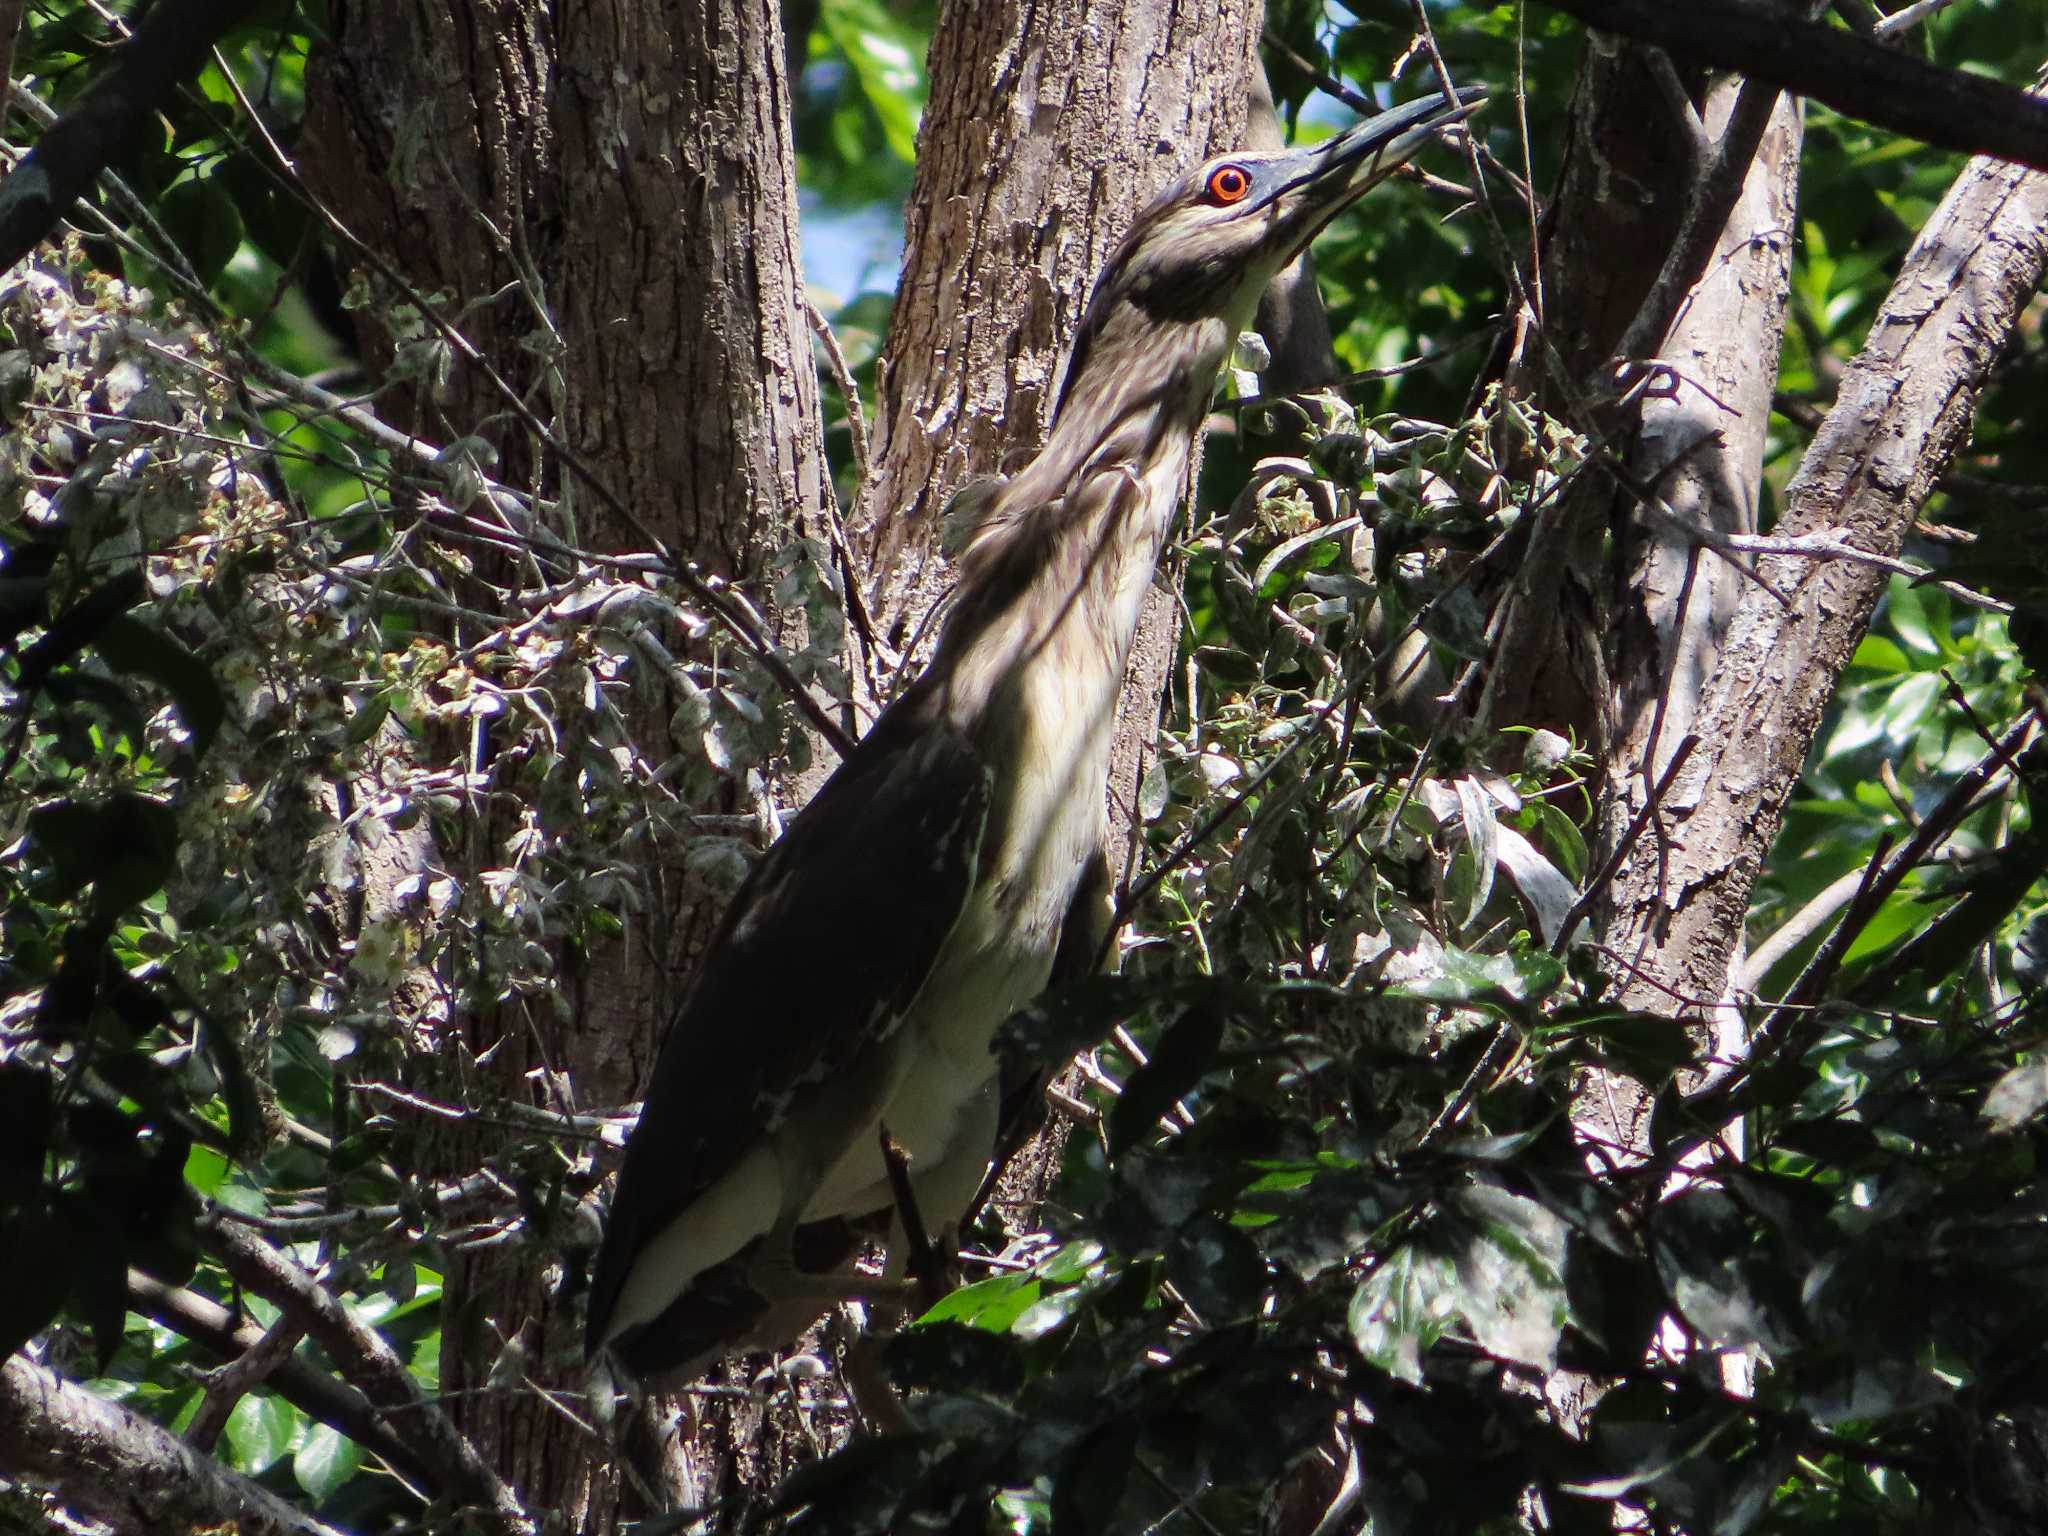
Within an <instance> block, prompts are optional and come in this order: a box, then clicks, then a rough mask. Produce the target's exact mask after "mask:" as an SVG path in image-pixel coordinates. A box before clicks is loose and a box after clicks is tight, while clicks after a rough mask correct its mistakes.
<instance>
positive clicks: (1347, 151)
mask: <svg viewBox="0 0 2048 1536" xmlns="http://www.w3.org/2000/svg"><path fill="white" fill-rule="evenodd" d="M1485 101H1486V93H1485V92H1484V91H1483V90H1481V89H1479V88H1478V87H1476V86H1461V87H1459V89H1458V92H1457V94H1456V96H1454V97H1453V96H1443V95H1437V96H1425V97H1423V98H1421V99H1420V100H1417V101H1411V102H1407V103H1405V104H1404V105H1402V106H1398V107H1392V108H1389V109H1388V110H1387V111H1385V112H1382V113H1380V115H1379V116H1377V117H1371V118H1367V119H1366V120H1365V121H1364V122H1362V123H1359V124H1357V125H1356V126H1354V127H1352V128H1349V129H1347V130H1346V131H1345V132H1343V133H1341V134H1339V135H1338V136H1337V137H1336V138H1334V139H1331V140H1328V141H1327V142H1325V143H1322V144H1318V145H1316V146H1314V147H1313V148H1311V149H1302V150H1296V151H1295V152H1294V153H1293V154H1291V155H1289V156H1288V157H1287V159H1286V160H1284V161H1282V162H1281V166H1282V170H1283V175H1282V176H1281V177H1280V178H1279V180H1278V184H1277V185H1275V186H1274V188H1273V190H1272V192H1271V193H1270V194H1269V196H1268V198H1267V199H1266V201H1268V202H1269V204H1270V205H1271V206H1272V207H1273V209H1274V211H1275V212H1276V213H1277V214H1278V216H1279V218H1280V220H1281V221H1282V222H1283V223H1284V224H1285V225H1287V226H1288V231H1289V234H1290V235H1291V236H1292V237H1293V238H1292V240H1291V242H1290V243H1291V245H1292V250H1291V251H1290V252H1289V257H1290V259H1291V258H1292V256H1293V255H1294V254H1297V253H1298V252H1299V251H1300V250H1301V248H1302V247H1303V246H1305V245H1307V244H1308V242H1309V241H1310V240H1312V239H1314V238H1315V236H1316V235H1317V233H1319V232H1320V231H1321V229H1322V227H1323V226H1324V225H1325V224H1327V223H1329V222H1330V220H1331V219H1333V218H1334V217H1336V215H1337V213H1338V212H1339V211H1340V210H1341V209H1343V208H1344V207H1345V206H1346V205H1347V204H1348V203H1350V202H1352V201H1353V200H1354V199H1356V198H1358V197H1360V196H1362V195H1363V194H1364V193H1365V192H1366V191H1367V190H1369V189H1370V188H1372V187H1374V186H1377V185H1378V184H1379V183H1380V182H1382V181H1384V180H1386V178H1387V177H1388V176H1390V175H1392V174H1393V172H1394V170H1395V169H1396V168H1397V167H1398V166H1400V165H1402V164H1403V163H1405V162H1406V161H1408V160H1410V159H1412V158H1413V157H1414V155H1415V154H1416V152H1417V151H1418V150H1420V149H1421V148H1422V147H1423V146H1424V145H1426V144H1428V143H1429V142H1430V141H1431V140H1433V139H1434V138H1435V137H1436V136H1437V134H1438V133H1439V132H1440V131H1441V130H1442V129H1444V128H1446V127H1448V126H1449V125H1450V124H1452V123H1460V122H1463V121H1464V120H1465V119H1466V118H1468V117H1470V116H1471V115H1472V114H1473V113H1474V112H1476V111H1478V110H1479V108H1480V107H1481V106H1483V105H1485Z"/></svg>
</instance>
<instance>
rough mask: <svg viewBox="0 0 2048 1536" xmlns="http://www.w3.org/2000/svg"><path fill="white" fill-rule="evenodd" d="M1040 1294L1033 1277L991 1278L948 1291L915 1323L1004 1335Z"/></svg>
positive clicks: (1029, 1275) (1036, 1281) (1040, 1291)
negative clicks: (959, 1325) (960, 1325)
mask: <svg viewBox="0 0 2048 1536" xmlns="http://www.w3.org/2000/svg"><path fill="white" fill-rule="evenodd" d="M1043 1291H1044V1285H1043V1283H1042V1282H1041V1281H1040V1280H1039V1278H1038V1276H1036V1275H1033V1274H1024V1273H1018V1274H1008V1275H993V1276H991V1277H990V1278H988V1279H986V1280H977V1281H976V1282H975V1283H974V1284H972V1285H963V1286H960V1287H958V1288H957V1289H955V1290H951V1291H948V1292H947V1293H946V1294H945V1295H944V1296H942V1297H941V1298H939V1301H938V1304H937V1305H935V1306H934V1307H932V1308H931V1309H930V1310H929V1311H928V1312H926V1313H925V1314H924V1316H922V1317H920V1318H919V1319H918V1322H919V1323H965V1324H966V1325H967V1326H969V1327H971V1328H986V1329H988V1330H990V1331H991V1332H993V1333H1007V1332H1008V1331H1009V1328H1010V1325H1011V1324H1012V1323H1014V1322H1015V1321H1016V1320H1017V1319H1018V1318H1019V1317H1021V1316H1022V1315H1023V1314H1024V1313H1025V1311H1026V1310H1027V1309H1029V1308H1030V1307H1031V1306H1032V1304H1033V1303H1035V1302H1036V1301H1037V1300H1038V1299H1039V1297H1040V1295H1041V1294H1042V1293H1043Z"/></svg>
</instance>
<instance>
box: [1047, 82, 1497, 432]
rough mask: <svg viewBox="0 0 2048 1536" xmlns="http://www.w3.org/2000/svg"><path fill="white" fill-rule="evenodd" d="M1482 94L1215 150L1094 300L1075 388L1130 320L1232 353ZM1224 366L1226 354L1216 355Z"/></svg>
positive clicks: (1078, 352) (1075, 366)
mask: <svg viewBox="0 0 2048 1536" xmlns="http://www.w3.org/2000/svg"><path fill="white" fill-rule="evenodd" d="M1480 97H1481V92H1479V91H1478V90H1476V89H1464V90H1460V91H1459V92H1458V93H1457V96H1456V97H1455V98H1451V97H1447V96H1442V95H1438V96H1430V97H1424V98H1423V99H1421V100H1418V101H1412V102H1409V103H1407V104H1406V105H1404V106H1399V107H1394V108H1392V109H1391V110H1389V111H1386V112H1382V113H1380V114H1379V116H1377V117H1374V118H1370V119H1368V120H1367V121H1365V122H1362V123H1360V124H1358V125H1357V126H1356V127H1353V128H1351V129H1350V130H1348V131H1347V132H1345V133H1342V134H1339V135H1338V136H1337V137H1336V138H1334V139H1330V140H1327V141H1325V142H1324V143H1321V144H1317V145H1315V146H1313V147H1311V148H1307V149H1292V150H1282V151H1278V152H1273V153H1257V152H1252V151H1245V152H1242V153H1239V154H1232V155H1220V156H1218V157H1217V158H1215V159H1213V160H1209V161H1207V162H1205V163H1204V164H1202V165H1201V166H1199V167H1197V168H1196V169H1195V170H1193V171H1191V172H1189V173H1188V174H1187V175H1185V176H1183V177H1181V178H1180V179H1179V180H1178V181H1176V182H1174V183H1173V184H1172V185H1171V186H1169V187H1167V188H1166V190H1165V191H1163V192H1161V193H1160V194H1159V196H1158V197H1157V198H1155V199H1154V200H1153V202H1152V204H1151V206H1150V207H1148V208H1147V209H1146V210H1145V211H1144V212H1143V213H1141V214H1139V215H1138V217H1137V220H1136V221H1135V222H1134V223H1133V224H1132V225H1131V227H1130V229H1129V231H1127V232H1126V233H1125V235H1124V237H1123V239H1122V240H1121V241H1120V242H1119V243H1118V245H1117V247H1116V249H1115V250H1114V251H1113V252H1112V253H1111V255H1110V258H1109V261H1108V263H1107V265H1105V266H1104V268H1103V272H1102V276H1101V278H1100V279H1098V281H1097V283H1096V285H1095V292H1094V295H1093V296H1092V298H1091V299H1090V300H1089V304H1088V312H1087V315H1086V317H1085V318H1084V319H1083V320H1082V323H1081V331H1080V335H1079V337H1078V338H1077V340H1076V344H1075V349H1074V355H1073V358H1072V361H1071V362H1070V363H1069V365H1068V369H1067V379H1068V386H1067V389H1066V390H1065V391H1064V392H1063V393H1065V394H1071V393H1072V392H1073V383H1074V381H1075V380H1076V379H1077V378H1078V377H1079V376H1080V375H1081V373H1082V372H1083V370H1084V369H1085V368H1086V366H1087V365H1088V363H1089V361H1090V351H1091V348H1092V347H1094V345H1095V344H1096V343H1097V342H1098V341H1099V340H1102V339H1104V338H1105V333H1108V332H1115V331H1121V330H1124V329H1126V328H1127V327H1126V325H1119V324H1117V323H1116V322H1117V320H1118V317H1119V314H1120V312H1121V314H1122V315H1123V317H1124V318H1125V320H1126V322H1127V323H1134V324H1135V327H1142V328H1144V329H1147V330H1150V329H1153V328H1157V327H1171V326H1173V325H1174V324H1175V323H1176V322H1178V323H1181V324H1200V323H1202V322H1212V321H1213V322H1227V325H1224V326H1220V327H1214V328H1213V329H1216V330H1217V331H1218V333H1219V334H1223V339H1224V345H1225V346H1226V347H1227V346H1228V345H1229V344H1230V343H1231V342H1234V341H1235V340H1236V338H1237V332H1238V331H1239V330H1240V329H1242V328H1243V326H1244V325H1246V324H1247V323H1249V321H1250V319H1251V315H1252V312H1253V310H1254V309H1255V308H1256V307H1257V304H1258V297H1259V294H1260V293H1261V292H1262V291H1263V290H1264V289H1265V286H1266V284H1267V283H1268V282H1270V281H1271V280H1272V278H1273V276H1274V274H1275V273H1277V272H1278V271H1279V270H1280V269H1281V268H1282V267H1284V266H1286V265H1287V263H1289V262H1290V261H1292V260H1294V258H1295V257H1296V256H1298V255H1300V254H1301V252H1302V250H1303V248H1304V247H1306V246H1307V244H1308V243H1309V241H1311V240H1313V239H1314V238H1315V237H1316V236H1317V235H1318V234H1319V233H1321V231H1322V229H1323V227H1324V226H1325V225H1327V224H1328V223H1329V222H1330V220H1331V219H1333V218H1335V217H1336V216H1337V214H1338V213H1339V212H1341V211H1342V210H1343V209H1344V208H1345V207H1347V206H1348V205H1349V204H1351V203H1352V202H1354V201H1356V200H1357V199H1358V198H1359V197H1362V196H1363V195H1364V194H1365V193H1366V192H1367V191H1369V190H1370V189H1371V188H1373V187H1374V186H1377V185H1378V184H1379V183H1380V182H1381V181H1384V180H1385V179H1386V178H1387V177H1388V176H1389V175H1391V174H1392V173H1393V171H1394V170H1395V169H1396V168H1397V167H1398V166H1400V165H1401V164H1402V163H1403V162H1405V161H1406V160H1408V159H1409V158H1410V157H1412V156H1413V155H1414V154H1415V153H1416V152H1417V151H1418V150H1420V149H1421V148H1422V147H1423V146H1424V145H1426V144H1428V143H1429V142H1430V141H1431V140H1432V139H1433V138H1434V137H1435V136H1436V134H1437V132H1438V131H1439V130H1440V129H1442V128H1444V127H1445V126H1447V125H1448V124H1451V123H1454V122H1458V121H1461V120H1462V119H1463V118H1465V117H1467V116H1469V115H1470V114H1471V113H1472V112H1473V111H1474V110H1476V108H1477V107H1478V105H1479V103H1480ZM1219 361H1220V359H1219Z"/></svg>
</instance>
